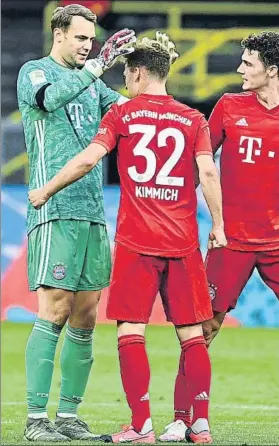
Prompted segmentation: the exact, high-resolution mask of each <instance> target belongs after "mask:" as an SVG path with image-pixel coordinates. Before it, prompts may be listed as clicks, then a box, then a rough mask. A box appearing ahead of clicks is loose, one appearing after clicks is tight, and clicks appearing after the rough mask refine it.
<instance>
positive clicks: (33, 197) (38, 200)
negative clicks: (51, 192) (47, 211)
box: [28, 187, 49, 209]
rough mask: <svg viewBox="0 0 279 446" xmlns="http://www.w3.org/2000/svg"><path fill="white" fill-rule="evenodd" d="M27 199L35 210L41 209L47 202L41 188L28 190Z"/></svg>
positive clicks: (45, 194) (44, 192)
mask: <svg viewBox="0 0 279 446" xmlns="http://www.w3.org/2000/svg"><path fill="white" fill-rule="evenodd" d="M28 198H29V201H30V203H31V204H32V206H34V208H35V209H41V207H42V206H43V205H44V204H45V203H46V202H47V201H48V199H49V197H48V195H47V193H46V191H45V190H44V188H43V187H41V188H40V189H33V190H30V191H29V193H28Z"/></svg>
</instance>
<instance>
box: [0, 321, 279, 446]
mask: <svg viewBox="0 0 279 446" xmlns="http://www.w3.org/2000/svg"><path fill="white" fill-rule="evenodd" d="M30 331H31V326H30V325H26V324H12V323H6V322H5V323H3V324H2V398H1V400H2V434H1V444H5V445H8V444H9V445H12V444H17V445H20V444H26V442H25V441H24V440H23V435H22V434H23V429H24V424H25V420H26V406H25V372H24V350H25V344H26V341H27V338H28V335H29V333H30ZM60 346H61V343H60V344H59V348H60ZM147 348H148V352H149V357H150V363H151V370H152V381H151V388H150V395H151V405H152V414H153V423H154V426H155V430H156V433H157V434H159V433H160V432H161V430H162V429H163V427H164V426H165V425H166V424H167V423H169V422H170V421H171V420H172V407H173V406H172V405H173V402H172V399H173V382H174V378H175V373H176V368H177V363H178V356H179V348H178V345H177V342H176V338H175V335H174V332H173V329H172V328H171V327H155V326H150V327H149V328H148V330H147ZM94 356H95V363H94V365H93V369H92V374H91V378H90V382H89V385H88V388H87V393H86V396H85V398H84V403H82V405H81V407H80V411H79V413H80V416H81V418H83V419H84V420H85V421H86V422H87V423H88V424H89V425H90V426H91V427H92V429H93V430H94V432H96V433H111V432H114V431H118V430H119V427H120V425H121V424H124V423H128V422H129V410H128V408H127V405H126V402H125V398H124V395H123V392H122V387H121V381H120V377H119V368H118V357H117V349H116V333H115V327H114V326H111V325H100V326H98V327H97V329H96V333H95V341H94ZM211 358H212V366H213V385H212V400H211V401H212V403H211V427H212V432H213V436H214V444H216V445H217V444H218V445H245V446H246V445H252V444H253V445H279V334H278V330H272V329H270V330H268V329H248V328H237V329H235V328H233V329H232V328H226V329H223V330H222V333H221V335H220V336H218V338H217V340H216V341H215V342H214V344H213V346H212V348H211ZM59 379H60V378H59V365H58V356H57V360H56V367H55V374H54V379H53V386H52V391H51V396H50V402H49V415H50V418H51V419H53V418H54V416H55V411H56V407H57V401H58V396H59ZM75 444H82V443H75ZM87 444H88V443H87ZM95 444H96V443H95ZM161 444H162V443H161Z"/></svg>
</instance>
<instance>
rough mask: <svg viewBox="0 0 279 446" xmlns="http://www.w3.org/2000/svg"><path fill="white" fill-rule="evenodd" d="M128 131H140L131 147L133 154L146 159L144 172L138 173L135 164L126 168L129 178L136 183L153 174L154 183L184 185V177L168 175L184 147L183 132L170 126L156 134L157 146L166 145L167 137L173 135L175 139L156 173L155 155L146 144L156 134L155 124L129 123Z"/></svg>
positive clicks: (143, 181) (146, 179)
mask: <svg viewBox="0 0 279 446" xmlns="http://www.w3.org/2000/svg"><path fill="white" fill-rule="evenodd" d="M129 133H130V134H134V133H141V134H142V137H141V139H140V140H139V142H138V143H137V145H136V146H135V147H134V149H133V154H134V155H135V156H143V157H144V158H145V159H146V169H145V172H143V173H139V172H138V171H137V169H136V166H131V167H129V168H128V174H129V176H130V178H131V179H132V180H133V181H135V182H137V183H146V182H147V181H150V180H151V179H152V178H153V177H154V176H155V175H156V177H155V184H158V185H161V186H170V185H171V186H184V177H173V176H170V172H171V171H172V169H173V168H174V167H175V166H176V164H177V163H178V161H179V160H180V158H181V155H182V153H183V151H184V148H185V138H184V135H183V133H182V132H181V131H180V130H178V129H176V128H172V127H168V128H165V129H164V130H161V131H160V132H159V133H158V134H157V146H158V147H159V148H160V147H166V145H167V139H168V138H169V137H173V138H174V141H175V147H174V151H173V152H172V154H171V156H170V157H169V158H168V160H167V161H166V162H165V164H164V165H163V167H162V168H161V169H160V171H159V172H158V173H157V174H156V167H157V160H156V155H155V153H154V151H153V150H152V149H150V148H149V147H148V144H149V143H150V141H151V140H152V138H154V137H155V135H156V126H155V125H144V124H132V125H129Z"/></svg>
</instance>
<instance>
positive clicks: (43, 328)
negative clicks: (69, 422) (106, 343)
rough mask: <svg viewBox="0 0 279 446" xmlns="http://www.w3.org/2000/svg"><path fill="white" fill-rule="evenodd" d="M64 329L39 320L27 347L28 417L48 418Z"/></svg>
mask: <svg viewBox="0 0 279 446" xmlns="http://www.w3.org/2000/svg"><path fill="white" fill-rule="evenodd" d="M61 329H62V327H60V326H59V325H56V324H53V323H52V322H49V321H45V320H43V319H39V318H37V319H36V321H35V324H34V327H33V330H32V332H31V335H30V337H29V340H28V342H27V346H26V355H25V359H26V378H27V406H28V415H29V416H30V417H34V418H41V417H47V412H46V405H47V402H48V397H49V391H50V386H51V379H52V374H53V367H54V355H55V350H56V346H57V342H58V339H59V335H60V332H61Z"/></svg>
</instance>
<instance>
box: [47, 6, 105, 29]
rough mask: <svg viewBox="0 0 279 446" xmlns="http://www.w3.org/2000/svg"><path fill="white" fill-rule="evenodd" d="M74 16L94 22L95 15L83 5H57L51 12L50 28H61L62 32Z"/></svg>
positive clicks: (95, 20) (95, 19)
mask: <svg viewBox="0 0 279 446" xmlns="http://www.w3.org/2000/svg"><path fill="white" fill-rule="evenodd" d="M75 16H79V17H83V18H84V19H86V20H88V21H89V22H92V23H96V22H97V16H96V14H94V13H93V12H92V11H91V10H90V9H88V8H86V7H85V6H83V5H78V4H71V5H67V6H58V7H57V8H56V9H55V10H54V11H53V13H52V17H51V30H52V32H53V31H54V30H55V28H61V29H62V30H63V31H64V32H65V31H67V29H68V28H69V26H70V25H71V23H72V19H73V17H75Z"/></svg>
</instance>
